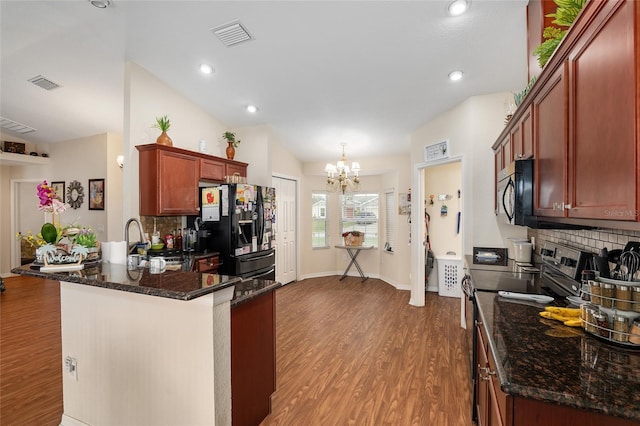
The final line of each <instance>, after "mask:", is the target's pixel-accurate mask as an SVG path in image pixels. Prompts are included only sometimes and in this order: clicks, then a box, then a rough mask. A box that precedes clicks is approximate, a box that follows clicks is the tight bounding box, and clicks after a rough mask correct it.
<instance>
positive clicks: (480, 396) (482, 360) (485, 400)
mask: <svg viewBox="0 0 640 426" xmlns="http://www.w3.org/2000/svg"><path fill="white" fill-rule="evenodd" d="M476 328H477V333H478V348H477V351H478V357H477V365H476V377H477V379H476V410H477V412H478V426H489V376H488V375H487V372H486V368H487V367H488V365H489V362H488V360H487V349H486V344H485V342H484V338H483V336H482V332H481V331H480V328H481V327H479V326H478V327H476Z"/></svg>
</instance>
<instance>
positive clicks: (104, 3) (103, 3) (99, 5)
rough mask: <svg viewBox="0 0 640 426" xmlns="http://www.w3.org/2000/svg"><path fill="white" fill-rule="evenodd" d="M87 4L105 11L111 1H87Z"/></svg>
mask: <svg viewBox="0 0 640 426" xmlns="http://www.w3.org/2000/svg"><path fill="white" fill-rule="evenodd" d="M89 3H91V5H92V6H94V7H97V8H98V9H106V8H107V7H109V6H111V1H109V0H89Z"/></svg>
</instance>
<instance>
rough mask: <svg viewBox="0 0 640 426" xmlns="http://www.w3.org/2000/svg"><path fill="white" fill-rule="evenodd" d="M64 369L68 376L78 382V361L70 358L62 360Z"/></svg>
mask: <svg viewBox="0 0 640 426" xmlns="http://www.w3.org/2000/svg"><path fill="white" fill-rule="evenodd" d="M64 368H65V370H66V372H67V374H69V376H70V377H71V378H72V379H73V380H75V381H76V382H77V381H78V360H77V359H75V358H72V357H70V356H68V357H66V358H65V359H64Z"/></svg>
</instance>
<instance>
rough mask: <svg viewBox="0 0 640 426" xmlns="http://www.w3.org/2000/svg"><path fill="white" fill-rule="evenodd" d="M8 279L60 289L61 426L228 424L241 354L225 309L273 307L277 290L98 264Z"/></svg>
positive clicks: (27, 271)
mask: <svg viewBox="0 0 640 426" xmlns="http://www.w3.org/2000/svg"><path fill="white" fill-rule="evenodd" d="M32 268H33V269H32ZM12 272H13V273H16V274H22V275H30V276H35V277H40V278H45V279H49V280H57V281H60V304H61V324H62V327H61V328H62V358H63V359H62V360H61V368H63V400H64V414H63V416H62V419H61V422H60V424H61V425H63V426H69V425H73V426H78V425H103V424H149V425H151V424H184V425H196V424H198V425H200V424H209V425H213V424H215V425H230V424H231V422H232V421H231V419H232V406H231V399H232V395H231V392H232V390H231V382H232V380H233V378H232V368H231V365H232V356H236V355H240V356H242V355H243V354H242V353H240V354H237V352H238V351H235V352H236V353H232V352H233V351H232V348H231V345H232V318H231V317H232V314H233V310H235V309H236V307H237V308H238V309H240V308H244V309H247V307H249V308H250V307H251V304H252V303H254V302H260V301H261V299H265V300H268V302H267V303H270V304H271V306H273V302H272V301H273V300H274V294H273V291H274V290H275V289H276V288H278V287H280V284H279V283H277V282H274V281H268V280H247V281H241V280H240V279H239V278H237V277H231V276H225V275H217V274H207V273H197V272H185V271H166V272H164V273H162V274H150V273H149V270H148V269H144V268H142V269H137V270H128V269H127V267H126V266H125V265H116V264H108V263H101V262H97V263H95V264H94V265H86V267H85V269H83V270H80V271H73V272H56V273H43V272H40V271H39V268H37V267H32V266H31V265H25V266H22V267H20V268H15V269H13V270H12ZM274 314H275V313H274V312H273V311H272V312H270V315H271V317H270V318H267V319H265V322H268V321H273V320H274ZM245 328H246V327H245ZM271 374H272V376H273V377H275V371H274V370H273V371H271ZM274 384H275V383H274ZM265 403H266V404H267V405H268V403H269V401H266V402H265Z"/></svg>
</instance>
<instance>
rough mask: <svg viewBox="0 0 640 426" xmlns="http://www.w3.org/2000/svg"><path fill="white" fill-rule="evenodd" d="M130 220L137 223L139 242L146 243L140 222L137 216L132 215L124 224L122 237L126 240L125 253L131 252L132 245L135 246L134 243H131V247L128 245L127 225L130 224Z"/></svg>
mask: <svg viewBox="0 0 640 426" xmlns="http://www.w3.org/2000/svg"><path fill="white" fill-rule="evenodd" d="M131 222H135V223H137V224H138V232H139V233H140V242H141V243H143V244H146V243H147V241H146V239H145V237H144V232H143V231H142V224H141V223H140V221H139V220H138V219H137V218H135V217H132V218H131V219H129V220H127V224H126V225H125V226H124V239H125V241H126V242H127V254H128V253H131V252H132V251H133V247H135V246H136V245H135V244H134V245H133V247H131V246H130V245H129V225H131Z"/></svg>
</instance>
